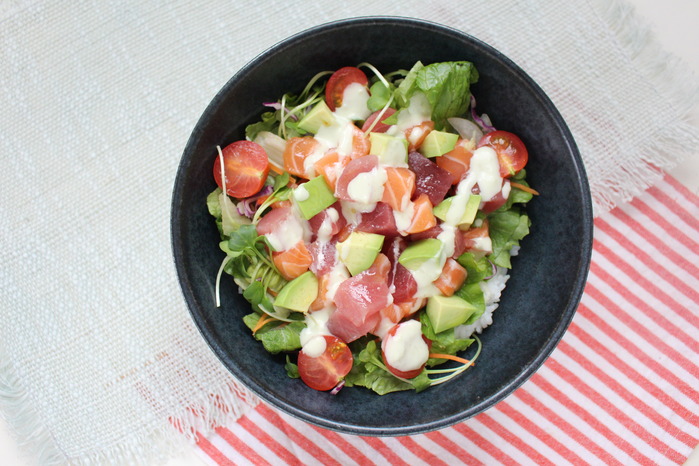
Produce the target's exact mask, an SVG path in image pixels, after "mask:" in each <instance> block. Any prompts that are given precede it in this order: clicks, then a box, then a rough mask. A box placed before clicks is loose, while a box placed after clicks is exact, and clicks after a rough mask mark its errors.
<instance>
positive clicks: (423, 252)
mask: <svg viewBox="0 0 699 466" xmlns="http://www.w3.org/2000/svg"><path fill="white" fill-rule="evenodd" d="M441 252H442V242H441V241H440V240H438V239H437V238H427V239H422V240H419V241H416V242H414V243H412V244H410V246H408V247H407V248H405V250H404V251H403V252H402V253H401V255H400V256H399V257H398V262H399V263H400V264H401V265H402V266H403V267H405V268H406V269H410V270H417V269H419V268H420V266H421V265H422V264H424V263H425V262H426V261H428V260H430V259H434V258H436V257H439V254H440V253H441Z"/></svg>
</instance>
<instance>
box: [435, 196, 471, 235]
mask: <svg viewBox="0 0 699 466" xmlns="http://www.w3.org/2000/svg"><path fill="white" fill-rule="evenodd" d="M455 198H456V196H452V197H448V198H446V199H444V200H443V201H442V202H440V203H439V204H438V205H437V206H436V207H435V208H434V209H432V213H433V214H434V216H435V217H437V218H438V219H440V220H441V221H443V222H446V221H447V214H448V212H449V209H451V206H452V203H453V202H454V199H455ZM480 205H481V196H480V195H478V194H471V195H470V196H469V198H468V200H467V201H466V205H465V206H464V210H463V214H462V215H461V219H460V220H459V221H458V222H457V223H456V225H455V226H458V227H459V228H462V229H463V228H468V227H470V226H471V224H472V223H473V221H474V220H475V218H476V213H478V207H479V206H480Z"/></svg>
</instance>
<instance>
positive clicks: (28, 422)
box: [0, 351, 259, 466]
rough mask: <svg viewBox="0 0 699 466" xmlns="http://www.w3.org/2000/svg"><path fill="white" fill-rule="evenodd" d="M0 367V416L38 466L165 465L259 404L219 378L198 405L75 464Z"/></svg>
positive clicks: (7, 367) (9, 368)
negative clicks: (219, 383) (219, 427)
mask: <svg viewBox="0 0 699 466" xmlns="http://www.w3.org/2000/svg"><path fill="white" fill-rule="evenodd" d="M0 361H1V362H0V414H2V415H4V417H5V420H6V421H7V424H8V427H9V429H10V430H11V432H12V434H13V435H14V437H15V439H16V440H17V441H18V442H19V449H20V451H21V452H22V453H23V454H24V456H25V459H27V460H31V461H33V462H35V464H39V465H42V466H44V465H45V466H52V465H64V464H71V465H78V466H90V465H103V464H143V465H151V464H154V463H164V462H166V461H167V460H168V459H170V458H173V457H175V456H177V455H179V454H182V453H183V452H184V451H185V449H186V448H187V446H188V444H189V446H191V445H192V444H194V443H195V442H196V441H197V440H198V436H199V435H208V434H209V433H210V432H212V431H213V430H214V429H215V428H216V427H218V426H223V425H227V424H230V423H232V422H235V421H236V420H237V419H238V418H240V417H241V416H243V415H244V414H245V413H246V412H247V411H248V410H249V409H251V408H253V407H254V406H256V405H257V404H258V403H259V399H258V398H257V397H256V396H255V395H254V394H253V393H252V392H250V391H249V390H247V389H246V388H245V387H243V386H242V385H240V384H239V383H237V382H236V381H234V380H233V379H231V378H230V377H225V376H224V379H226V380H225V381H224V382H223V384H222V386H221V387H219V388H218V389H216V390H214V393H212V394H209V395H206V394H202V396H201V398H200V399H198V400H193V401H192V402H191V403H190V404H189V406H187V407H183V408H182V409H181V410H180V411H179V412H177V413H174V414H173V415H172V416H170V417H169V418H168V419H167V420H165V421H164V422H163V424H162V425H160V426H156V427H155V428H154V429H152V430H151V431H150V432H148V433H143V434H139V435H134V436H133V437H131V438H128V439H123V441H120V442H118V443H116V444H114V445H112V446H106V447H105V448H103V449H100V450H99V451H95V452H92V453H86V452H82V454H81V455H80V456H79V457H77V458H74V457H70V456H68V455H66V454H65V453H64V452H62V451H60V449H59V448H58V446H57V444H56V442H55V439H54V438H53V437H52V435H51V433H50V431H49V429H48V428H47V427H46V425H45V424H44V423H43V422H42V420H41V418H40V415H39V413H38V411H37V410H35V409H34V408H33V406H35V403H33V401H32V399H31V394H30V392H29V391H28V390H26V388H25V387H23V386H22V382H21V379H20V377H19V375H18V374H17V371H16V370H15V368H14V366H13V365H12V364H11V363H10V362H9V358H8V357H7V355H6V354H3V352H2V351H0ZM183 440H184V441H183Z"/></svg>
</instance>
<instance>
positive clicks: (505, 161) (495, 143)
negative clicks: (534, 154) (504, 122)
mask: <svg viewBox="0 0 699 466" xmlns="http://www.w3.org/2000/svg"><path fill="white" fill-rule="evenodd" d="M483 146H489V147H492V148H493V149H494V150H495V152H496V153H497V154H498V161H499V162H500V176H501V177H503V178H509V177H511V176H512V175H514V174H516V173H517V172H518V171H520V170H521V169H522V168H524V166H525V165H527V162H528V161H529V152H528V151H527V147H526V146H525V145H524V143H523V142H522V140H521V139H520V138H519V136H517V135H516V134H513V133H510V132H508V131H501V130H498V131H492V132H490V133H488V134H486V135H485V136H483V137H482V138H481V140H480V141H479V142H478V147H483Z"/></svg>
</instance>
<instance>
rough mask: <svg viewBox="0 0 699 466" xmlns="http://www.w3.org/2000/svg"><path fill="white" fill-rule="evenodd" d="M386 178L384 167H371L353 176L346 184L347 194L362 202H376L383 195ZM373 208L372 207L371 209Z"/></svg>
mask: <svg viewBox="0 0 699 466" xmlns="http://www.w3.org/2000/svg"><path fill="white" fill-rule="evenodd" d="M386 180H388V176H387V175H386V169H384V168H383V167H376V168H372V169H371V170H369V171H368V172H363V173H360V174H358V175H357V176H355V177H354V179H353V180H352V181H350V182H349V184H348V185H347V195H348V196H349V197H350V198H352V200H353V201H355V202H359V203H362V204H376V203H377V202H379V201H380V200H381V198H382V197H383V191H384V187H383V186H384V184H385V183H386ZM372 210H373V209H372Z"/></svg>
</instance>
